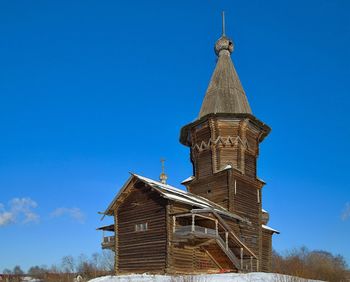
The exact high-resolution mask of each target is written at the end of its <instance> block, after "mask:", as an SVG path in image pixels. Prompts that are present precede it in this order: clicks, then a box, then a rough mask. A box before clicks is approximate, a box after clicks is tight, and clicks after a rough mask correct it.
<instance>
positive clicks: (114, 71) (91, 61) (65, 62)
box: [0, 0, 350, 272]
mask: <svg viewBox="0 0 350 282" xmlns="http://www.w3.org/2000/svg"><path fill="white" fill-rule="evenodd" d="M222 10H225V11H226V20H227V21H226V31H227V34H228V35H229V36H230V37H232V38H233V39H234V41H235V51H234V53H233V55H232V58H233V61H234V63H235V66H236V69H237V71H238V73H239V76H240V79H241V81H242V84H243V87H244V89H245V91H246V93H247V96H248V99H249V102H250V105H251V107H252V110H253V113H254V114H255V115H256V116H257V117H258V118H259V119H260V120H262V121H264V122H266V123H267V124H269V125H270V126H271V127H272V132H271V134H270V136H268V138H266V139H265V140H264V142H263V144H262V146H261V152H260V159H259V163H258V165H259V166H258V174H259V177H261V178H262V179H264V180H265V181H266V182H267V185H266V187H265V188H264V191H263V204H264V207H265V209H267V210H269V211H270V214H271V220H270V225H271V226H272V227H274V228H276V229H279V230H280V231H281V234H280V235H278V236H275V238H274V243H273V244H274V247H275V248H276V249H277V250H278V251H282V252H283V251H284V250H286V249H290V248H293V247H298V246H302V245H305V246H307V247H309V248H310V249H324V250H327V251H331V252H333V253H336V254H337V253H339V254H342V255H344V256H345V257H346V259H347V261H348V262H350V244H349V243H348V236H349V234H350V217H349V216H350V187H349V186H350V185H349V181H348V176H349V172H348V168H349V157H350V153H349V151H348V150H347V149H348V145H349V140H350V129H349V126H348V124H349V121H350V120H349V115H348V109H349V106H350V98H349V85H348V81H349V77H350V51H349V44H350V18H349V17H348V14H349V11H350V2H349V1H345V0H344V1H340V0H337V1H324V0H321V1H320V0H317V1H316V0H315V1H314V0H311V1H301V0H293V1H279V0H272V1H262V0H261V1H257V0H255V1H254V0H252V1H232V0H227V1H222V0H220V1H132V2H130V1H129V2H128V1H123V2H121V1H1V2H0V33H1V36H0V132H1V138H0V203H1V204H0V272H1V271H2V270H3V268H5V267H10V268H12V267H13V266H14V265H16V264H19V265H21V266H22V267H23V268H27V267H29V266H31V265H41V264H46V265H49V266H50V265H51V264H53V263H59V261H60V258H61V257H62V256H64V255H73V256H78V255H79V254H80V253H85V254H91V253H93V252H96V251H99V250H100V245H99V244H100V239H101V234H100V233H98V232H97V231H95V228H96V227H98V226H99V225H100V224H101V222H100V221H99V219H100V216H99V215H98V214H97V212H98V211H102V210H103V209H104V208H105V207H106V206H107V205H108V204H109V202H110V201H111V199H112V198H113V196H114V195H115V194H116V193H117V191H118V190H119V188H120V187H121V185H122V184H123V182H124V181H125V180H126V179H127V178H128V172H129V171H133V172H137V173H139V174H142V175H145V176H148V177H151V178H158V176H159V173H160V162H159V160H160V158H161V157H164V158H165V159H166V160H167V161H166V170H167V173H168V175H169V183H170V184H172V185H175V186H180V184H179V183H180V182H181V180H183V179H185V178H187V177H188V176H189V175H191V173H192V168H191V164H190V161H189V151H188V149H187V148H186V147H184V146H182V145H181V144H180V143H179V142H178V139H179V130H180V128H181V127H182V126H183V125H185V124H187V123H189V122H190V121H192V120H193V119H195V117H196V116H197V114H198V112H199V109H200V105H201V102H202V99H203V97H204V93H205V90H206V87H207V85H208V82H209V79H210V76H211V73H212V71H213V69H214V66H215V60H216V58H215V54H214V52H213V45H214V43H215V41H216V40H217V38H218V37H219V36H220V30H221V26H220V21H221V19H220V16H221V15H220V13H221V11H222ZM108 222H109V221H108V220H107V221H106V222H105V223H108Z"/></svg>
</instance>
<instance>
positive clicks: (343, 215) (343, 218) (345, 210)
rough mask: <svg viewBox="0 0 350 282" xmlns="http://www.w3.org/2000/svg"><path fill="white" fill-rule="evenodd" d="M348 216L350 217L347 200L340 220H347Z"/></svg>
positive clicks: (349, 203)
mask: <svg viewBox="0 0 350 282" xmlns="http://www.w3.org/2000/svg"><path fill="white" fill-rule="evenodd" d="M348 218H350V202H347V203H346V204H345V208H344V210H343V212H342V214H341V219H342V220H347V219H348Z"/></svg>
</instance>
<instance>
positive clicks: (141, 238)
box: [116, 186, 167, 273]
mask: <svg viewBox="0 0 350 282" xmlns="http://www.w3.org/2000/svg"><path fill="white" fill-rule="evenodd" d="M165 207H166V201H165V200H164V199H163V198H161V197H160V196H159V194H158V193H156V192H152V191H150V190H149V189H148V188H145V187H142V186H141V187H139V188H133V189H132V192H131V193H130V194H129V196H128V197H127V198H126V199H125V201H124V202H123V203H122V204H121V205H120V207H119V208H118V211H117V219H118V226H117V227H118V232H117V233H118V235H117V241H118V243H117V245H116V246H117V247H116V253H117V254H118V263H117V269H116V270H117V272H118V273H144V272H149V273H152V272H156V273H164V272H165V268H166V243H167V236H166V235H167V233H166V208H165ZM142 223H147V226H148V230H146V231H136V230H135V224H142Z"/></svg>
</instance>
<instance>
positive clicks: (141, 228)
mask: <svg viewBox="0 0 350 282" xmlns="http://www.w3.org/2000/svg"><path fill="white" fill-rule="evenodd" d="M147 230H148V222H146V223H138V224H135V231H136V232H142V231H147Z"/></svg>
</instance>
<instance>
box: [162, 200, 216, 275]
mask: <svg viewBox="0 0 350 282" xmlns="http://www.w3.org/2000/svg"><path fill="white" fill-rule="evenodd" d="M190 209H191V207H190V206H188V205H183V204H180V203H175V202H171V203H170V204H169V206H168V209H167V210H168V213H169V217H171V215H172V214H176V213H183V212H188V211H189V210H190ZM167 234H168V238H169V243H168V249H167V252H168V263H167V272H168V273H207V272H219V271H220V269H219V268H218V266H217V265H216V264H215V262H214V261H213V260H212V259H211V257H210V256H209V255H208V254H207V253H206V252H205V250H204V249H203V248H201V247H200V246H191V245H184V244H181V243H178V242H177V241H176V240H175V238H174V234H173V222H172V221H169V222H168V224H167Z"/></svg>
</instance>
